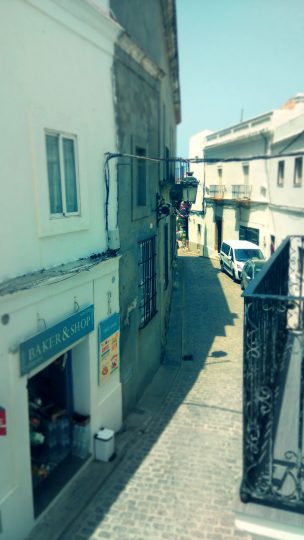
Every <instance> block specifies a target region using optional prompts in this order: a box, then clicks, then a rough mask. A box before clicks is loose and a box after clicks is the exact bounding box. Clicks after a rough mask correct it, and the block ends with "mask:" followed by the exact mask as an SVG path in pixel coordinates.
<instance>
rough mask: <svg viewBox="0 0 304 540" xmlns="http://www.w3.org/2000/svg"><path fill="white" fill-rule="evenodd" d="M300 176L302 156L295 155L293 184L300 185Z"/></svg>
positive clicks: (301, 174)
mask: <svg viewBox="0 0 304 540" xmlns="http://www.w3.org/2000/svg"><path fill="white" fill-rule="evenodd" d="M302 177H303V158H302V157H297V158H296V159H295V168H294V177H293V185H294V186H295V187H301V185H302Z"/></svg>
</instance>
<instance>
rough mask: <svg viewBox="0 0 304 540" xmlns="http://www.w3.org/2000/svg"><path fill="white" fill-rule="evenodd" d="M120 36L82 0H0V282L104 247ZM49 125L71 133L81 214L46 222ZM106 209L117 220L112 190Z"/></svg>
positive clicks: (50, 127)
mask: <svg viewBox="0 0 304 540" xmlns="http://www.w3.org/2000/svg"><path fill="white" fill-rule="evenodd" d="M12 28H13V29H14V31H12ZM118 31H119V27H118V26H117V25H116V24H115V23H114V22H111V21H110V19H109V18H108V17H104V16H103V15H102V14H101V12H100V11H96V10H95V9H93V8H92V7H90V6H89V5H87V4H86V3H84V2H80V1H79V0H76V1H75V0H74V1H73V0H65V2H63V3H62V2H61V3H60V2H57V1H56V0H44V2H42V3H41V2H40V1H38V0H28V1H26V0H14V2H11V0H3V2H1V6H0V55H1V68H2V71H1V75H2V77H1V78H2V84H1V86H0V104H1V105H0V107H1V118H2V130H1V134H0V139H1V147H2V158H1V172H0V175H1V186H2V197H1V202H0V219H1V227H0V242H1V261H2V262H1V269H0V280H3V279H7V278H10V277H12V276H15V275H20V274H22V273H25V272H29V271H33V270H36V269H40V268H45V267H50V266H53V265H56V264H60V263H62V262H64V261H68V260H73V259H77V258H79V257H80V256H85V255H87V254H91V253H92V252H101V251H103V250H105V249H106V238H105V220H104V201H105V187H104V177H103V164H104V153H105V152H107V151H115V149H116V137H115V124H114V109H113V97H112V95H113V92H112V76H111V66H112V58H113V47H114V41H115V38H116V36H117V33H118ZM46 128H49V129H53V130H58V131H62V132H65V133H69V134H74V135H76V136H77V141H78V165H79V179H80V204H81V215H80V216H75V217H69V218H59V219H50V215H49V196H48V179H47V167H46V151H45V134H44V130H45V129H46ZM110 205H111V206H110V208H111V212H110V213H111V214H112V215H114V214H115V208H116V194H115V187H114V189H113V190H112V193H111V201H110Z"/></svg>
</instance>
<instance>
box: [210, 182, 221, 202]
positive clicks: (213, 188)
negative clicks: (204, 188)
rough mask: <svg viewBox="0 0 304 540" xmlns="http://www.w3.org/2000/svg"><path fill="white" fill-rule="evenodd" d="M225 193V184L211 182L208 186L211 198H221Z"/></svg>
mask: <svg viewBox="0 0 304 540" xmlns="http://www.w3.org/2000/svg"><path fill="white" fill-rule="evenodd" d="M224 193H225V186H222V185H219V184H212V185H210V186H209V197H210V198H211V199H222V198H223V197H224Z"/></svg>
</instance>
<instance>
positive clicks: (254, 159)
mask: <svg viewBox="0 0 304 540" xmlns="http://www.w3.org/2000/svg"><path fill="white" fill-rule="evenodd" d="M303 130H304V95H303V94H299V95H297V96H296V97H295V98H292V99H291V100H289V101H288V102H287V103H286V104H285V105H284V106H283V107H282V108H281V109H277V110H274V111H271V112H269V113H266V114H263V115H260V116H258V117H255V118H252V119H250V120H248V121H244V122H241V123H239V124H237V125H234V126H232V127H229V128H227V129H224V130H221V131H219V132H216V133H210V132H209V133H208V132H207V134H206V132H202V133H198V134H197V135H194V136H193V137H192V138H191V140H190V155H189V157H190V158H198V159H202V158H204V159H206V160H207V161H206V163H195V164H193V165H192V166H191V169H192V170H193V171H194V175H195V176H196V177H197V178H198V179H199V181H200V190H199V192H198V196H197V199H196V203H195V204H194V205H193V206H192V210H191V215H190V218H189V247H190V249H191V250H194V251H195V252H198V253H199V254H201V255H204V256H207V257H217V254H218V252H219V249H220V245H221V242H222V240H225V239H226V240H228V239H231V240H232V239H244V240H249V241H252V242H254V243H256V244H258V245H259V246H260V248H261V250H262V251H263V253H264V255H265V257H266V258H268V257H269V256H270V255H271V253H272V252H273V250H274V249H275V247H277V246H278V245H279V244H280V243H281V241H282V240H283V239H284V238H285V237H286V236H287V235H288V234H301V233H303V230H304V203H303V201H304V186H303V182H304V180H303V156H302V155H301V152H303V151H304V136H303ZM297 152H298V153H299V154H297ZM290 153H291V154H294V155H291V156H288V155H286V154H290ZM274 156H278V157H276V158H274ZM269 158H270V159H269ZM208 160H209V161H208ZM210 160H214V161H213V162H212V161H210Z"/></svg>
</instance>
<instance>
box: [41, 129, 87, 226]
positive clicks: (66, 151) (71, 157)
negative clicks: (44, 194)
mask: <svg viewBox="0 0 304 540" xmlns="http://www.w3.org/2000/svg"><path fill="white" fill-rule="evenodd" d="M45 138H46V155H47V171H48V185H49V203H50V214H51V216H52V217H64V216H71V215H78V214H79V195H78V191H79V189H78V178H77V162H76V137H73V136H70V135H63V134H60V133H54V132H47V133H46V135H45Z"/></svg>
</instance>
